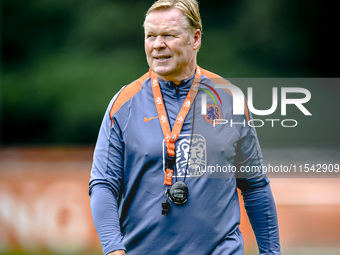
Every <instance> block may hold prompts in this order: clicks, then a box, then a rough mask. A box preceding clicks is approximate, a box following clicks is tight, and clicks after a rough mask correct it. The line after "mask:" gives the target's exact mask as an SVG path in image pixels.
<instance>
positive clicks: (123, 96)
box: [110, 72, 150, 127]
mask: <svg viewBox="0 0 340 255" xmlns="http://www.w3.org/2000/svg"><path fill="white" fill-rule="evenodd" d="M149 77H150V73H149V72H147V73H146V74H144V75H143V76H142V77H140V78H139V79H138V80H135V81H134V82H132V83H130V84H129V85H127V86H126V87H125V88H124V89H123V90H122V91H121V92H120V93H119V95H118V97H117V99H116V100H115V102H114V103H113V105H112V108H111V111H110V118H111V127H112V125H113V115H114V114H115V113H116V112H117V111H118V110H119V109H120V107H122V105H123V104H124V103H125V102H127V101H129V100H130V99H131V98H132V97H133V96H134V95H136V94H137V92H138V91H140V90H141V88H142V84H143V82H145V81H146V80H147V79H148V78H149Z"/></svg>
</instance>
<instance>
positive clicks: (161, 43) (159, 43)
mask: <svg viewBox="0 0 340 255" xmlns="http://www.w3.org/2000/svg"><path fill="white" fill-rule="evenodd" d="M153 48H154V49H163V48H166V44H165V38H164V37H163V36H160V35H158V36H157V38H156V40H155V42H154V44H153Z"/></svg>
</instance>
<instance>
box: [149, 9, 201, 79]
mask: <svg viewBox="0 0 340 255" xmlns="http://www.w3.org/2000/svg"><path fill="white" fill-rule="evenodd" d="M183 19H184V15H183V13H182V11H180V10H178V9H176V8H171V9H164V10H154V11H151V12H150V13H149V15H148V16H147V17H146V20H145V53H146V58H147V61H148V64H149V66H150V68H151V69H152V71H154V72H155V73H156V74H158V75H159V76H160V78H161V79H163V80H168V81H173V82H180V81H181V80H183V79H186V78H189V77H190V76H192V75H193V74H194V71H195V67H196V52H197V49H198V47H199V45H200V42H201V33H200V31H199V30H197V31H196V33H195V35H193V36H192V35H189V34H188V30H187V29H186V28H185V27H183Z"/></svg>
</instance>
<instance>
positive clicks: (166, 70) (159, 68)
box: [152, 66, 173, 76]
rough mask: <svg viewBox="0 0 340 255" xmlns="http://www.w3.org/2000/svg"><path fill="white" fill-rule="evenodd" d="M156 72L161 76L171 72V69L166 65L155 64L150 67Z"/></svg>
mask: <svg viewBox="0 0 340 255" xmlns="http://www.w3.org/2000/svg"><path fill="white" fill-rule="evenodd" d="M152 71H154V72H155V73H156V74H158V75H161V76H167V75H169V74H171V73H172V71H173V70H172V69H171V68H170V67H167V66H157V67H155V68H153V69H152Z"/></svg>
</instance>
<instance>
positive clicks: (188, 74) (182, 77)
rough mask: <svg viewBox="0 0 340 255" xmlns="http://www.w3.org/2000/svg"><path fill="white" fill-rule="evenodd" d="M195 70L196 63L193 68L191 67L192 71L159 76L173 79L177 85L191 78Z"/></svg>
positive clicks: (164, 79)
mask: <svg viewBox="0 0 340 255" xmlns="http://www.w3.org/2000/svg"><path fill="white" fill-rule="evenodd" d="M195 71H196V65H195V66H194V67H193V68H191V69H190V71H188V72H186V73H182V74H181V75H178V76H176V77H167V76H162V75H158V77H159V78H160V79H161V80H163V81H171V82H173V83H175V84H176V85H179V84H180V83H181V81H183V80H186V79H188V78H190V77H191V76H193V75H194V73H195Z"/></svg>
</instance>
